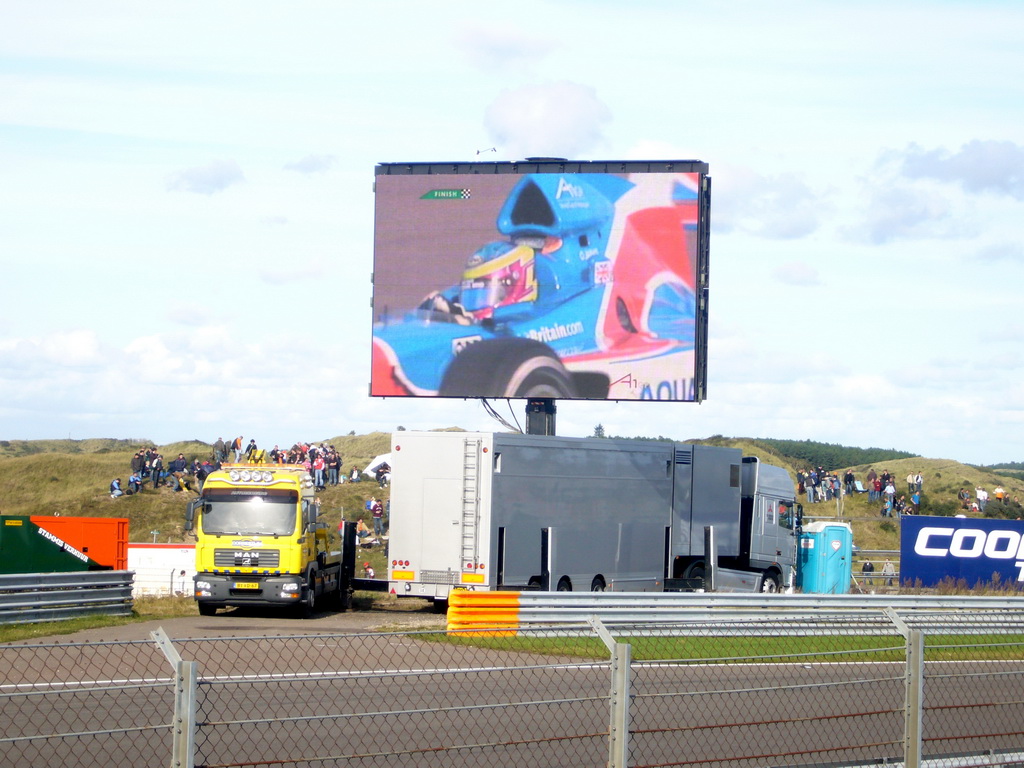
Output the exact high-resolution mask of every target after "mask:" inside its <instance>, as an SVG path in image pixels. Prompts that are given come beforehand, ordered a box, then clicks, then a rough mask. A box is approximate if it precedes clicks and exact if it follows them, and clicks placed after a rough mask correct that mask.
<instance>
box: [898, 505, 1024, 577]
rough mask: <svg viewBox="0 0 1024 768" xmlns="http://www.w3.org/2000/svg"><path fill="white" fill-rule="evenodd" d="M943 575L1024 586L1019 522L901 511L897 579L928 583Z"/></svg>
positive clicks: (1023, 530) (1022, 530)
mask: <svg viewBox="0 0 1024 768" xmlns="http://www.w3.org/2000/svg"><path fill="white" fill-rule="evenodd" d="M943 579H952V580H954V581H959V580H961V579H962V580H963V581H964V582H966V583H967V585H968V586H974V585H976V584H991V583H993V582H999V583H1000V584H1003V583H1006V582H1011V583H1014V584H1017V585H1020V586H1024V522H1021V521H1020V520H988V519H980V518H976V517H917V516H913V515H904V516H903V517H902V518H901V519H900V583H901V584H904V585H907V586H912V585H914V584H915V583H920V584H921V586H925V587H933V586H935V585H936V584H938V583H939V582H940V581H942V580H943Z"/></svg>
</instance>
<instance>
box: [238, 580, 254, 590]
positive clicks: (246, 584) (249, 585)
mask: <svg viewBox="0 0 1024 768" xmlns="http://www.w3.org/2000/svg"><path fill="white" fill-rule="evenodd" d="M259 588H260V583H259V582H258V581H236V582H235V589H259Z"/></svg>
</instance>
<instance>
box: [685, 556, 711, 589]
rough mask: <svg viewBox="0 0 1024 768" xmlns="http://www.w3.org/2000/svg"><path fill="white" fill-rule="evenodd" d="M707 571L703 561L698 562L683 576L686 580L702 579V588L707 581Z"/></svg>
mask: <svg viewBox="0 0 1024 768" xmlns="http://www.w3.org/2000/svg"><path fill="white" fill-rule="evenodd" d="M705 574H706V572H705V570H704V563H703V561H699V560H698V561H697V562H696V563H692V564H691V565H690V567H689V568H687V569H686V572H685V573H684V574H683V578H684V579H700V583H701V587H703V586H704V581H705Z"/></svg>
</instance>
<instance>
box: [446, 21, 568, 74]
mask: <svg viewBox="0 0 1024 768" xmlns="http://www.w3.org/2000/svg"><path fill="white" fill-rule="evenodd" d="M452 42H453V43H454V44H455V46H456V47H457V48H460V49H461V50H462V51H463V52H464V53H465V55H466V58H468V59H469V61H470V63H471V64H472V65H473V66H475V67H478V68H479V69H482V70H484V71H487V72H499V71H515V72H522V71H523V70H524V69H526V70H529V69H531V68H532V67H533V66H535V65H536V64H537V63H538V62H539V60H540V59H542V58H544V57H545V56H547V55H548V54H549V53H550V52H551V51H552V50H553V49H554V48H555V47H556V44H555V42H554V41H553V40H551V39H548V38H545V37H541V36H539V35H537V34H536V33H535V32H532V31H526V30H522V29H517V28H516V27H514V26H512V25H508V24H503V25H502V26H501V27H494V26H491V25H484V24H471V25H466V26H463V27H462V28H461V29H459V31H458V32H457V33H456V34H455V35H454V37H453V41H452Z"/></svg>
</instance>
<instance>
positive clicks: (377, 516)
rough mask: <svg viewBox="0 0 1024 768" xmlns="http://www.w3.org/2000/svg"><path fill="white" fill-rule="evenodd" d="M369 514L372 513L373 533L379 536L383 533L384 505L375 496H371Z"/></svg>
mask: <svg viewBox="0 0 1024 768" xmlns="http://www.w3.org/2000/svg"><path fill="white" fill-rule="evenodd" d="M370 514H371V515H373V535H374V536H376V537H377V538H380V537H381V536H383V535H384V505H383V504H381V503H380V499H378V498H377V497H373V503H372V504H371V505H370Z"/></svg>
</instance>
